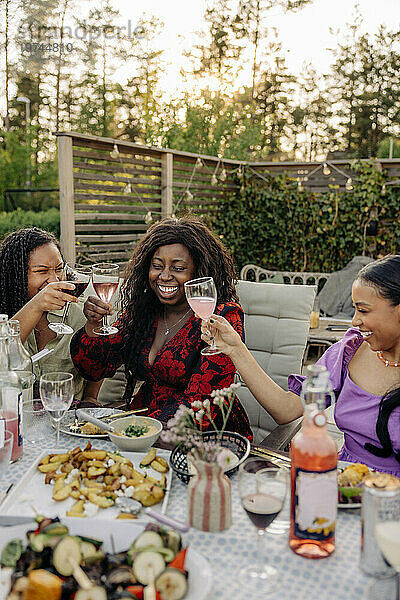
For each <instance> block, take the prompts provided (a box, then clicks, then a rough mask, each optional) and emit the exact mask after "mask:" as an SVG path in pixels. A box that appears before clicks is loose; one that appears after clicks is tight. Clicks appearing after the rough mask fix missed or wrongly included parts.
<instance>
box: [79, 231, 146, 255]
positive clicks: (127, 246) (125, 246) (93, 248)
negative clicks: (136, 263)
mask: <svg viewBox="0 0 400 600" xmlns="http://www.w3.org/2000/svg"><path fill="white" fill-rule="evenodd" d="M133 237H134V236H133ZM141 237H142V234H137V239H140V238H141ZM76 248H77V249H82V248H83V249H87V250H90V252H104V250H118V251H130V250H131V249H132V243H131V242H125V243H122V244H90V245H88V246H82V245H79V246H76Z"/></svg>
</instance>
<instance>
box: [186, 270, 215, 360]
mask: <svg viewBox="0 0 400 600" xmlns="http://www.w3.org/2000/svg"><path fill="white" fill-rule="evenodd" d="M185 294H186V299H187V301H188V304H189V306H190V308H191V309H192V311H193V312H194V313H195V314H196V315H198V316H199V317H201V319H203V321H208V319H209V318H210V317H211V315H212V314H213V312H214V310H215V306H216V304H217V288H216V287H215V283H214V279H213V278H212V277H200V278H199V279H191V280H190V281H187V282H186V283H185ZM201 353H202V354H205V355H211V354H219V353H220V350H218V348H217V347H216V345H215V340H213V343H212V345H211V346H207V347H206V348H203V350H202V351H201Z"/></svg>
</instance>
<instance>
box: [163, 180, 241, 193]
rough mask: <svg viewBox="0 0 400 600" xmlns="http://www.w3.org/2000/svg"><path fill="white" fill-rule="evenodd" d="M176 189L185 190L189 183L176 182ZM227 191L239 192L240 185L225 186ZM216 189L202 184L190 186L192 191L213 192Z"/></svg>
mask: <svg viewBox="0 0 400 600" xmlns="http://www.w3.org/2000/svg"><path fill="white" fill-rule="evenodd" d="M173 187H174V188H183V189H185V188H186V187H187V182H186V183H180V182H177V181H174V185H173ZM224 188H225V189H227V190H237V189H240V186H239V185H226V186H224ZM213 189H215V188H214V187H213V186H212V185H201V184H196V183H193V182H192V183H191V184H190V190H191V191H193V190H213Z"/></svg>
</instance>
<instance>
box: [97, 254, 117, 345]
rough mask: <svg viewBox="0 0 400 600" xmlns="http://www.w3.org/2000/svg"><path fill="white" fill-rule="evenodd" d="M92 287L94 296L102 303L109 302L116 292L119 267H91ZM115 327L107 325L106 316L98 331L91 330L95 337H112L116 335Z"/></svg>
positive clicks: (101, 265)
mask: <svg viewBox="0 0 400 600" xmlns="http://www.w3.org/2000/svg"><path fill="white" fill-rule="evenodd" d="M92 271H93V275H92V277H93V287H94V289H95V292H96V294H97V295H98V297H99V298H100V300H103V302H110V301H111V298H112V297H113V296H114V294H115V292H116V291H117V288H118V284H119V265H113V264H110V263H98V264H96V265H93V266H92ZM117 331H118V329H117V327H114V326H112V325H108V321H107V315H106V316H105V317H103V324H102V326H101V327H100V328H98V329H93V333H96V334H97V335H112V334H113V333H117Z"/></svg>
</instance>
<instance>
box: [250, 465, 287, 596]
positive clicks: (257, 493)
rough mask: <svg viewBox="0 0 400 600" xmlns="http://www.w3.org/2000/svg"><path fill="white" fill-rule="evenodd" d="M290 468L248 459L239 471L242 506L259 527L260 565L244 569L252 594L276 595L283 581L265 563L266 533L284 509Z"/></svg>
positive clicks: (258, 551)
mask: <svg viewBox="0 0 400 600" xmlns="http://www.w3.org/2000/svg"><path fill="white" fill-rule="evenodd" d="M288 473H289V471H288V469H285V468H283V467H277V466H271V463H270V462H269V461H268V460H264V459H262V458H248V459H247V460H246V461H245V462H244V463H242V464H241V465H240V468H239V492H240V501H241V504H242V507H243V508H244V510H245V511H246V513H247V516H248V517H249V519H250V521H251V522H252V523H253V525H254V526H255V527H256V528H257V540H258V542H257V563H256V564H255V565H253V564H251V565H249V566H248V567H244V568H243V569H242V570H241V571H240V573H239V577H240V580H241V581H242V582H243V583H244V584H245V585H246V587H247V589H249V587H250V590H251V591H252V593H254V594H257V593H261V594H267V593H273V592H275V591H276V589H277V588H278V586H279V584H280V581H281V578H280V577H279V573H278V571H277V569H275V567H273V566H271V565H269V564H268V563H266V561H265V557H264V549H263V543H262V540H263V537H264V534H265V530H266V528H267V527H269V525H271V523H272V522H273V520H274V519H275V517H277V516H278V514H279V513H280V511H281V510H282V506H283V504H284V501H285V497H286V493H287V487H288Z"/></svg>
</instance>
